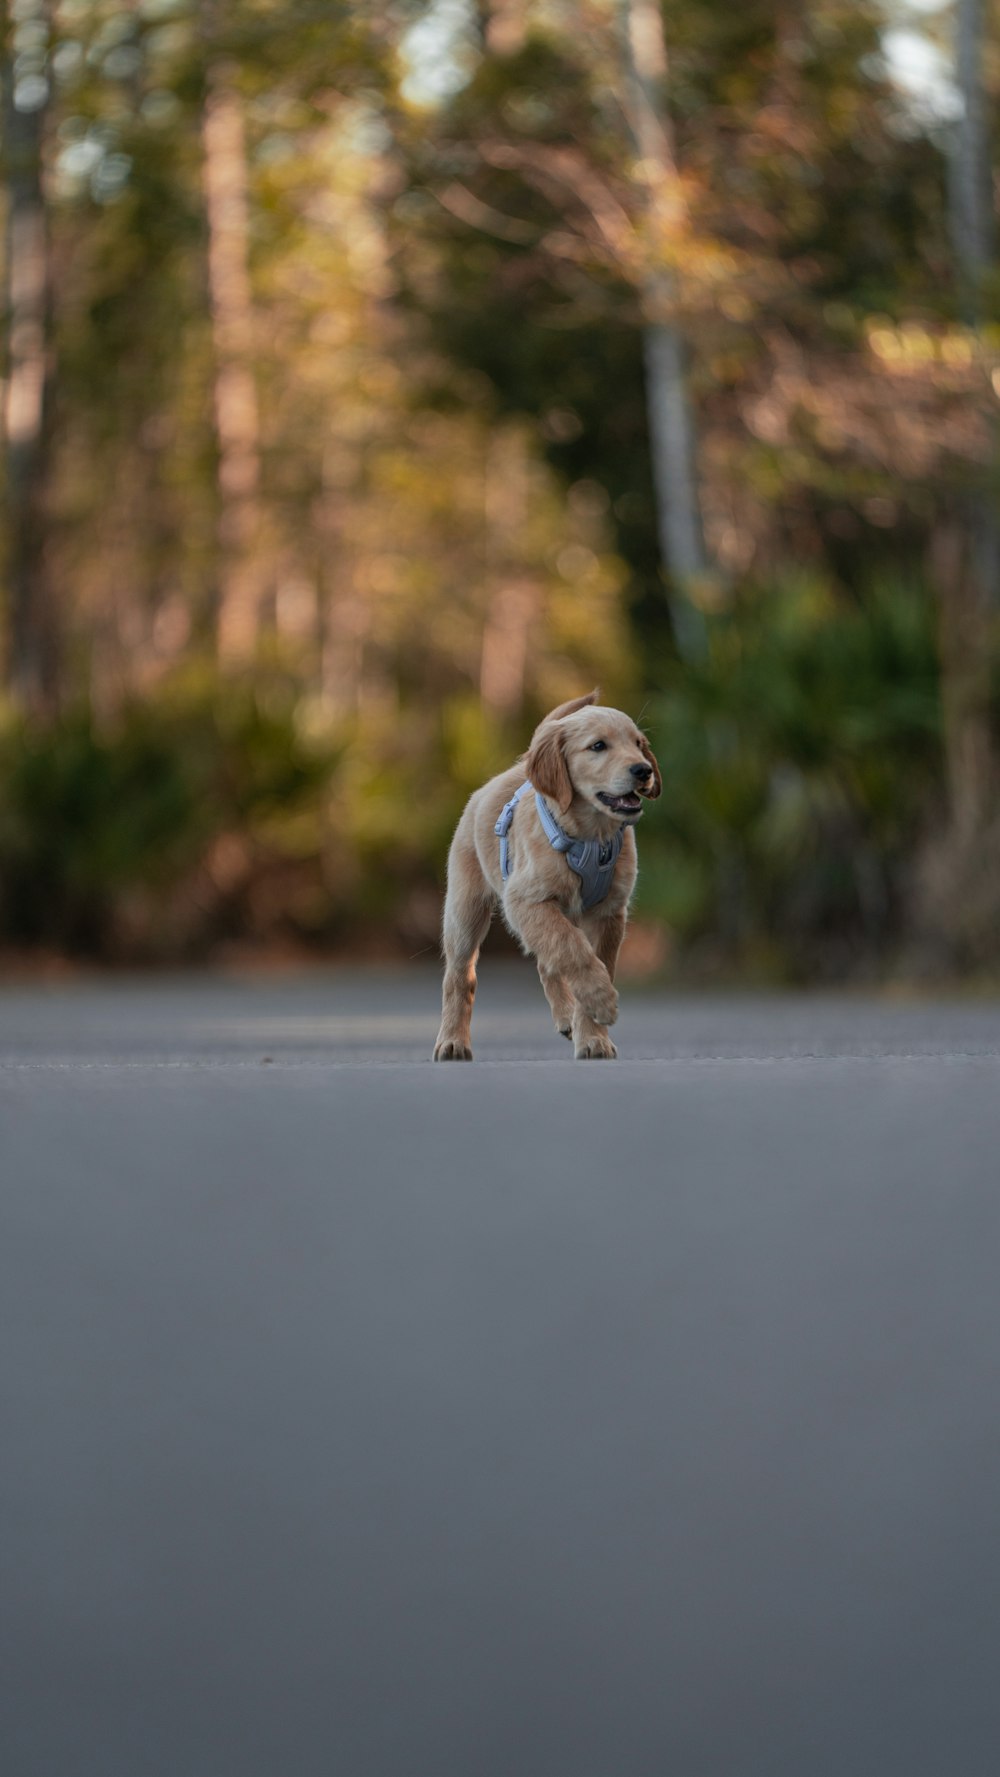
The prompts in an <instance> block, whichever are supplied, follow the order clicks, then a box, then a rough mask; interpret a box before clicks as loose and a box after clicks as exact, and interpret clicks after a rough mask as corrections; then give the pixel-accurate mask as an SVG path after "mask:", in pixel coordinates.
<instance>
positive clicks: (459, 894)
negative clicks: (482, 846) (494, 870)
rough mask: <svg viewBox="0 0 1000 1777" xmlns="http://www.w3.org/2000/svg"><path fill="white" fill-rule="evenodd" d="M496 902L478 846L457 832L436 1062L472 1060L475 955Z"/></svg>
mask: <svg viewBox="0 0 1000 1777" xmlns="http://www.w3.org/2000/svg"><path fill="white" fill-rule="evenodd" d="M495 905H496V902H495V899H494V895H493V891H492V890H491V888H490V886H489V884H488V883H487V881H486V879H485V877H484V876H483V872H482V869H481V868H480V864H479V859H478V858H477V857H476V852H475V847H474V846H473V845H472V844H471V842H469V841H467V840H464V838H463V839H459V838H458V837H456V839H455V842H454V844H453V845H452V848H451V854H450V856H449V858H448V893H447V895H446V896H445V903H444V935H443V940H442V948H443V950H444V989H443V993H442V1003H441V1029H440V1030H439V1031H438V1037H437V1042H436V1043H435V1045H434V1060H435V1061H471V1060H472V1002H473V1000H474V999H475V997H476V959H477V958H478V956H479V947H480V945H481V944H482V941H483V939H484V938H485V936H486V934H487V932H488V931H489V929H490V922H491V920H492V918H493V912H494V908H495Z"/></svg>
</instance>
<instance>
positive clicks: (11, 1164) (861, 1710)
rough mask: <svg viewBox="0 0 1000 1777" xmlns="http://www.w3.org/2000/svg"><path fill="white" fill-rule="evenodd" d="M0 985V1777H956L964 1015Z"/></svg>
mask: <svg viewBox="0 0 1000 1777" xmlns="http://www.w3.org/2000/svg"><path fill="white" fill-rule="evenodd" d="M436 1002H437V987H436V976H435V974H434V972H433V971H431V970H424V969H419V968H418V969H416V970H415V971H414V972H413V973H411V974H410V975H409V976H407V977H405V978H398V977H395V976H393V975H391V974H383V975H378V974H364V973H356V974H341V975H335V974H318V975H317V976H315V977H314V978H312V979H310V980H305V981H301V982H289V981H284V982H280V983H278V982H275V983H273V984H257V985H248V984H246V983H241V982H237V981H220V982H216V983H207V982H204V981H189V982H165V983H161V984H155V983H149V982H145V983H143V982H130V983H120V984H116V985H113V986H109V985H102V986H87V985H79V986H73V987H63V988H58V989H55V988H53V989H41V988H32V989H27V988H23V989H22V988H8V989H6V990H5V991H3V992H0V1119H2V1120H0V1160H2V1182H0V1220H2V1227H0V1311H2V1318H3V1329H2V1341H0V1372H2V1387H3V1402H2V1422H3V1456H2V1459H0V1523H2V1538H3V1573H2V1580H0V1610H2V1613H3V1618H4V1648H3V1657H2V1661H0V1672H2V1677H0V1684H2V1687H3V1691H4V1694H5V1709H4V1716H3V1722H4V1725H3V1728H2V1735H3V1740H2V1753H0V1765H2V1769H3V1772H4V1777H383V1774H385V1777H424V1774H425V1773H426V1774H427V1777H633V1774H634V1777H654V1774H655V1777H665V1774H667V1777H895V1773H899V1774H900V1777H944V1774H948V1777H952V1774H955V1777H995V1773H996V1770H997V1769H998V1765H1000V1686H998V1684H997V1680H996V1673H997V1664H998V1652H1000V1528H998V1526H1000V1426H998V1376H1000V1292H998V1288H997V1272H998V1259H1000V1194H998V1188H997V1186H998V1174H1000V1164H998V1154H1000V1007H998V1006H995V1005H984V1004H974V1003H969V1004H959V1005H954V1006H934V1007H930V1006H923V1007H919V1006H896V1007H892V1006H881V1005H876V1004H872V1003H866V1002H864V1001H857V1000H851V999H846V998H842V999H836V1000H827V1001H823V1000H816V999H802V1000H797V999H790V1000H772V1001H767V1000H755V999H752V998H745V999H739V1000H737V999H730V998H726V999H722V998H714V999H709V1000H684V999H674V998H665V997H662V996H644V995H640V994H637V993H636V992H635V991H633V992H631V993H629V992H628V991H626V994H625V1003H624V1010H623V1015H622V1018H621V1021H620V1025H619V1027H618V1031H617V1033H616V1034H617V1036H618V1040H619V1043H620V1046H621V1049H622V1055H623V1059H622V1060H621V1061H619V1062H618V1063H615V1064H606V1063H603V1064H602V1063H598V1064H589V1065H588V1064H574V1062H573V1061H572V1058H571V1054H570V1051H569V1047H568V1045H567V1044H565V1043H564V1042H562V1041H561V1040H560V1039H559V1038H558V1037H556V1036H555V1035H554V1034H552V1033H551V1030H550V1027H549V1026H548V1023H547V1009H546V1007H545V1005H544V1002H543V1001H542V998H541V994H540V990H539V989H538V986H537V983H536V982H535V981H534V980H533V978H532V977H531V975H530V973H529V972H528V970H527V968H525V970H524V971H514V972H513V973H507V972H505V971H504V970H503V969H502V968H500V966H499V965H498V966H497V967H496V968H494V969H492V970H491V969H489V968H487V969H485V970H484V974H483V979H482V983H481V990H480V1007H479V1010H478V1011H477V1018H476V1041H477V1053H478V1057H479V1059H478V1060H477V1062H476V1064H475V1065H473V1066H472V1067H463V1066H451V1067H438V1068H434V1067H432V1066H431V1065H430V1064H429V1062H428V1061H427V1060H426V1057H427V1055H428V1053H429V1049H430V1045H431V1043H432V1041H433V1036H434V1030H435V1027H436V1011H437V1003H436Z"/></svg>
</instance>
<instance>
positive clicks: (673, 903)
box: [639, 579, 942, 976]
mask: <svg viewBox="0 0 1000 1777" xmlns="http://www.w3.org/2000/svg"><path fill="white" fill-rule="evenodd" d="M939 705H940V700H939V669H938V662H937V658H936V652H935V643H934V617H933V610H932V607H931V603H930V600H929V598H928V597H927V596H925V595H924V594H923V593H922V592H920V591H919V590H914V589H913V588H912V587H904V586H895V585H885V584H883V585H880V586H877V587H875V588H873V589H872V590H871V591H870V593H869V594H868V596H867V597H865V598H863V599H862V600H860V601H858V602H852V603H848V602H846V601H845V600H844V599H843V598H838V597H837V596H835V595H834V594H833V593H832V592H831V591H830V590H829V589H828V588H826V587H824V586H821V585H817V584H815V583H814V582H812V581H810V580H808V579H802V580H800V581H799V582H797V583H793V584H791V585H790V584H788V583H787V582H785V583H783V584H781V585H779V586H775V587H772V588H770V589H767V590H759V591H756V592H754V593H748V594H745V595H744V596H743V597H742V598H741V599H740V600H739V601H738V602H737V603H736V604H735V605H734V607H733V608H732V609H731V610H729V611H727V612H725V613H723V614H719V615H716V616H713V617H711V618H710V619H709V624H708V644H707V652H706V657H705V659H704V661H703V663H701V664H699V665H697V666H695V667H693V668H692V667H690V666H689V667H686V668H684V669H681V668H678V669H676V670H675V672H674V675H673V678H672V680H671V682H670V683H669V685H668V687H667V689H666V691H665V693H664V695H663V696H662V697H660V698H658V699H657V700H656V701H655V703H654V704H652V705H651V706H650V709H649V711H648V712H647V714H648V725H649V728H650V732H651V735H652V738H653V741H654V744H655V746H656V749H657V752H658V754H659V756H660V760H661V764H662V765H663V768H664V791H663V800H662V803H661V804H660V810H661V812H660V813H659V815H658V816H657V818H656V819H655V820H654V821H651V822H650V831H649V834H648V836H646V835H644V837H643V846H642V863H643V869H642V874H641V876H640V903H639V905H640V907H641V908H642V909H644V910H645V911H646V912H648V913H653V914H655V915H658V916H659V917H661V918H663V919H665V920H666V921H667V922H668V923H669V925H670V926H671V927H672V928H673V929H674V931H675V933H676V935H677V938H678V940H679V941H680V943H681V946H682V947H683V946H684V945H685V944H686V945H688V946H693V947H694V949H695V951H696V952H697V951H698V949H699V948H700V949H701V950H703V951H704V950H705V949H706V948H710V949H711V951H712V955H713V958H714V959H715V960H723V961H725V962H726V963H727V964H728V965H729V966H733V965H738V966H747V965H749V966H751V967H757V968H763V969H765V970H771V971H774V972H777V973H779V974H791V975H792V976H812V975H817V974H819V975H823V974H827V975H829V974H831V973H835V972H841V971H843V970H844V969H849V968H852V967H855V966H856V965H857V964H858V963H859V962H861V961H863V960H865V959H868V958H871V957H872V956H875V955H876V954H878V953H880V952H884V951H885V949H886V948H887V947H889V948H891V946H892V944H893V942H894V941H895V938H896V935H897V933H898V929H899V921H900V917H901V910H902V906H903V903H904V900H905V896H906V893H907V888H908V877H909V871H910V868H911V863H912V858H913V854H914V850H915V847H916V846H917V845H918V843H919V839H920V834H921V830H922V826H923V823H924V821H925V820H926V817H927V813H928V809H929V807H930V806H931V805H932V803H933V801H934V799H935V797H936V795H937V793H938V791H939V787H940V782H941V776H942V762H941V740H940V707H939ZM709 941H710V942H709Z"/></svg>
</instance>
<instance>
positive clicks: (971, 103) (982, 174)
mask: <svg viewBox="0 0 1000 1777" xmlns="http://www.w3.org/2000/svg"><path fill="white" fill-rule="evenodd" d="M985 31H986V18H985V4H984V0H956V7H955V79H956V83H957V85H958V89H959V92H960V93H961V96H962V115H961V117H960V118H959V119H958V121H957V122H956V123H955V125H954V127H953V130H952V135H951V142H950V153H949V156H948V171H949V208H950V211H951V238H952V247H953V249H954V254H955V263H956V265H957V267H958V278H959V286H960V291H961V303H962V311H963V318H964V320H965V321H966V323H967V325H968V326H970V327H978V326H979V325H980V323H981V321H982V318H983V316H982V285H983V278H984V276H985V274H986V272H987V271H988V270H989V267H990V263H991V260H992V258H993V232H994V231H993V178H992V168H991V165H990V132H989V122H988V118H987V110H986V104H985V100H984V96H983V86H982V63H983V51H984V47H985Z"/></svg>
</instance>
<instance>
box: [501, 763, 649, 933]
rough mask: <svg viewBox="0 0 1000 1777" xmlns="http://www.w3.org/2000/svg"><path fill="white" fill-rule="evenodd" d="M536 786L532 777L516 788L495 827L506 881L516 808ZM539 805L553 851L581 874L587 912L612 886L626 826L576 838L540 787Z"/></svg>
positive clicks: (541, 819) (543, 824) (582, 892)
mask: <svg viewBox="0 0 1000 1777" xmlns="http://www.w3.org/2000/svg"><path fill="white" fill-rule="evenodd" d="M532 788H533V785H532V783H531V780H530V778H529V779H527V780H526V781H525V782H524V783H523V784H522V785H521V787H520V789H519V790H515V791H514V794H513V796H512V797H511V799H510V801H509V802H505V803H504V805H503V808H502V809H501V811H500V816H499V819H498V820H497V823H496V826H495V827H494V829H493V831H494V833H495V834H496V835H497V838H498V839H499V841H500V875H501V876H502V877H503V880H504V882H506V881H507V878H508V877H509V875H510V857H509V852H508V837H507V836H508V834H509V832H510V825H511V822H512V820H513V819H514V810H515V808H516V807H517V805H518V803H519V802H520V800H521V797H522V796H526V795H527V793H528V791H529V790H530V789H532ZM535 807H536V809H537V810H538V818H539V820H540V822H541V824H542V831H543V833H544V834H545V837H546V839H547V840H548V842H549V844H550V845H551V847H552V849H553V851H558V852H562V853H563V855H564V857H565V859H566V862H567V864H568V865H569V867H570V869H571V870H572V871H573V874H574V875H575V876H578V877H579V878H580V893H581V897H582V900H583V910H584V912H585V913H586V912H588V911H589V909H590V908H591V907H596V906H598V905H599V903H600V902H601V901H603V900H604V899H605V897H606V895H607V893H608V890H609V889H610V887H611V883H612V880H613V878H614V873H615V865H616V864H617V862H618V857H619V854H620V852H621V849H622V846H623V845H624V843H625V829H624V827H619V829H618V831H617V833H615V834H613V836H612V837H611V838H610V839H604V840H601V839H574V838H573V837H572V836H571V835H570V834H569V833H564V832H563V830H562V828H561V827H560V825H559V823H558V821H557V820H556V819H555V816H554V815H553V814H552V812H551V810H550V809H549V808H548V806H547V805H546V803H545V801H544V800H543V798H542V796H541V794H540V792H539V791H538V790H536V791H535Z"/></svg>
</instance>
